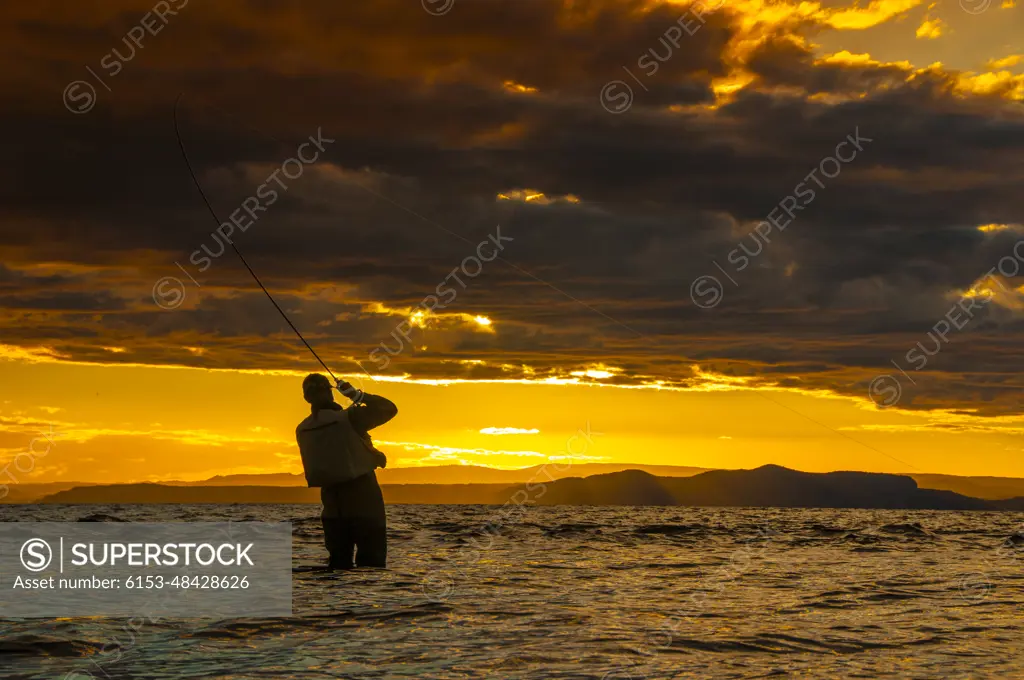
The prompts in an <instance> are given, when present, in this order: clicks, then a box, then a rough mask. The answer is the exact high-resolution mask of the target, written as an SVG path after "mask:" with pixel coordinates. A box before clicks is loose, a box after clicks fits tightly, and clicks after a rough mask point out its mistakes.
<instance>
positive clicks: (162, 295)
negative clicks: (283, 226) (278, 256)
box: [153, 128, 337, 310]
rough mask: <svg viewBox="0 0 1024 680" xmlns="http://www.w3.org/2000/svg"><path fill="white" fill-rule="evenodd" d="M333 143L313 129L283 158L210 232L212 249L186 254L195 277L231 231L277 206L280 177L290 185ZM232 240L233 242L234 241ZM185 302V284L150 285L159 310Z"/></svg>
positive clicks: (227, 242) (171, 279)
mask: <svg viewBox="0 0 1024 680" xmlns="http://www.w3.org/2000/svg"><path fill="white" fill-rule="evenodd" d="M335 141H337V140H334V139H331V138H329V137H325V136H324V131H323V128H317V130H316V136H313V135H310V136H309V141H304V142H302V143H301V144H299V145H298V147H297V148H296V150H295V155H294V156H291V157H289V158H286V159H285V160H284V161H283V162H282V163H281V166H280V167H279V168H277V169H275V170H274V171H273V172H272V173H270V174H269V175H267V178H266V179H265V180H264V181H263V183H262V184H260V185H259V186H258V187H257V188H256V190H255V191H254V192H253V193H252V195H250V196H249V197H247V198H246V199H245V200H243V201H242V202H241V204H239V206H238V207H237V208H235V209H234V210H233V211H231V214H230V215H229V219H228V220H227V221H225V222H222V223H221V224H220V226H218V227H217V228H216V229H214V230H213V231H211V232H210V240H212V241H213V243H214V247H213V248H211V247H210V246H209V245H207V244H205V243H203V244H201V245H200V247H199V248H197V249H195V250H193V251H192V253H191V254H189V258H188V261H189V262H190V263H191V264H192V265H194V266H195V267H196V268H197V269H198V272H199V273H202V272H205V271H206V270H208V269H209V268H210V267H211V266H213V261H214V260H216V259H218V258H219V257H220V256H222V255H223V254H224V253H226V252H227V250H228V247H229V246H231V245H233V244H234V242H235V241H234V240H232V236H234V234H235V231H236V230H237V231H239V232H241V233H243V234H244V233H245V232H246V231H248V230H249V228H250V227H252V226H253V225H254V224H256V223H257V222H258V221H259V220H260V218H261V217H262V216H263V215H262V214H263V213H265V212H266V211H267V209H268V208H269V207H270V206H272V205H274V204H275V203H277V201H278V199H279V198H280V196H281V193H283V192H287V191H288V190H289V187H290V186H291V185H289V184H288V182H285V181H284V180H283V179H282V176H283V177H284V179H286V180H289V181H290V182H292V183H293V184H294V182H295V181H296V180H298V179H299V178H301V177H302V175H303V173H304V172H305V171H306V167H307V166H310V165H312V164H314V163H316V162H317V161H318V160H319V159H320V154H321V153H325V152H326V150H327V145H328V144H333V143H334V142H335ZM235 238H236V239H237V237H235ZM174 264H175V265H177V267H178V269H180V270H181V271H182V273H184V274H185V276H186V277H187V278H188V279H189V280H190V281H192V283H194V284H195V285H196V287H197V288H202V286H201V285H200V283H199V282H198V281H197V280H196V278H195V277H194V276H193V275H192V274H191V273H190V272H189V270H188V269H186V268H185V267H184V266H183V265H182V264H181V263H180V262H178V261H175V262H174ZM185 298H186V291H185V284H184V283H183V282H182V280H181V279H179V278H177V277H175V276H164V277H162V278H160V279H158V280H157V282H156V283H155V284H153V302H155V303H156V305H157V306H158V307H160V308H161V309H167V310H172V309H177V308H179V307H180V306H181V305H182V303H183V302H185Z"/></svg>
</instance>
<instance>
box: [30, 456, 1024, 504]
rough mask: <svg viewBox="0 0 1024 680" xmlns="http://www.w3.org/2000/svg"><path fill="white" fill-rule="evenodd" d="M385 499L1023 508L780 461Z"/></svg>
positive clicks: (188, 490)
mask: <svg viewBox="0 0 1024 680" xmlns="http://www.w3.org/2000/svg"><path fill="white" fill-rule="evenodd" d="M382 488H383V490H384V498H385V501H386V502H388V503H408V504H473V505H477V504H481V505H486V504H494V505H501V504H505V503H513V504H537V505H582V506H588V505H590V506H593V505H661V506H679V505H682V506H703V507H778V508H879V509H935V510H1024V498H1022V497H1017V498H1011V499H1005V500H988V499H981V498H974V497H971V496H964V495H962V494H958V493H954V492H952V491H947V490H938V489H921V488H919V487H918V484H917V482H916V481H915V480H914V479H913V478H911V477H909V476H905V475H893V474H885V473H874V472H800V471H798V470H791V469H789V468H785V467H782V466H779V465H764V466H761V467H759V468H755V469H753V470H711V471H708V472H703V473H701V474H698V475H694V476H691V477H659V476H656V475H652V474H650V473H649V472H645V471H643V470H623V471H619V472H611V473H606V474H597V475H592V476H589V477H568V478H564V479H556V480H554V481H547V480H543V481H542V480H540V479H535V480H534V481H533V482H531V483H528V484H514V485H509V484H382ZM40 502H43V503H95V504H105V503H129V504H130V503H318V502H319V490H318V489H307V488H305V487H298V486H205V485H197V486H176V485H168V484H118V485H107V486H88V487H78V488H74V489H68V490H64V491H60V492H59V493H55V494H52V495H49V496H47V497H46V498H44V499H42V501H40Z"/></svg>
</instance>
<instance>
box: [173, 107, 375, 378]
mask: <svg viewBox="0 0 1024 680" xmlns="http://www.w3.org/2000/svg"><path fill="white" fill-rule="evenodd" d="M182 96H184V93H182V94H179V95H178V98H177V99H175V100H174V134H175V135H176V136H177V138H178V148H179V149H181V156H182V158H184V159H185V165H186V166H187V167H188V174H189V175H191V176H192V182H193V183H194V184H195V185H196V189H198V190H199V195H200V196H202V197H203V203H205V204H206V207H207V209H208V210H209V211H210V215H212V216H213V221H214V222H216V223H217V227H218V228H219V227H220V225H221V221H220V218H219V217H217V212H216V211H215V210H214V209H213V206H212V205H211V204H210V199H209V198H207V197H206V192H205V191H203V185H202V184H200V183H199V178H198V177H196V173H195V170H193V169H192V162H191V161H189V159H188V153H187V152H186V151H185V144H184V142H182V141H181V130H179V129H178V103H179V102H180V101H181V98H182ZM224 240H225V241H227V242H228V245H230V246H231V249H232V250H234V251H235V255H238V259H240V260H241V261H242V264H244V265H245V268H246V269H248V270H249V273H250V274H251V275H252V278H253V279H255V280H256V283H257V284H259V287H260V288H261V289H262V290H263V292H264V293H265V294H266V296H267V299H268V300H270V304H272V305H274V309H276V310H277V311H278V312H279V313H280V314H281V316H282V317H283V318H284V320H285V321H286V322H288V325H289V326H291V329H292V330H293V331H295V335H297V336H299V340H301V341H302V344H303V345H305V346H306V349H308V350H309V351H310V352H311V353H312V354H313V356H314V357H316V360H317V361H319V362H320V365H321V366H323V367H324V370H325V371H327V373H328V375H330V376H331V378H332V379H333V380H334V383H335V384H337V383H338V378H337V377H336V376H335V375H334V373H333V372H331V369H330V368H328V367H327V364H325V363H324V360H323V359H321V358H320V355H319V354H317V353H316V350H315V349H313V346H312V345H310V344H309V343H308V342H307V341H306V338H304V337H302V333H301V332H300V331H299V329H298V328H296V327H295V324H293V323H292V320H291V319H289V318H288V315H287V314H285V311H284V310H283V309H281V305H279V304H277V300H275V299H274V296H273V295H271V294H270V291H269V290H267V287H266V286H264V285H263V281H261V280H260V277H259V276H257V275H256V272H255V271H253V268H252V267H250V266H249V262H248V261H247V260H246V259H245V256H244V255H242V251H240V250H239V249H238V246H236V245H235V244H234V243H232V242H231V240H230V239H227V238H225V239H224ZM360 368H362V367H361V366H360ZM364 372H365V371H364Z"/></svg>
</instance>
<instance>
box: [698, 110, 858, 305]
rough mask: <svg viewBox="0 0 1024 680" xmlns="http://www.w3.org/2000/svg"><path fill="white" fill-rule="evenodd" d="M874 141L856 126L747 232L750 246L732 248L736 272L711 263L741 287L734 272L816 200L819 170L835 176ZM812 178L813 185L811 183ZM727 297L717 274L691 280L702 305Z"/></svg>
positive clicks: (827, 176) (728, 257)
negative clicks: (867, 144) (815, 187)
mask: <svg viewBox="0 0 1024 680" xmlns="http://www.w3.org/2000/svg"><path fill="white" fill-rule="evenodd" d="M873 141H875V140H874V139H872V138H870V137H863V136H861V134H860V127H856V128H854V130H853V133H852V134H849V135H847V136H846V137H845V138H844V139H843V140H842V141H841V142H839V143H838V144H837V145H836V148H835V151H834V152H833V154H832V155H830V156H825V157H824V158H822V159H821V161H819V162H818V165H817V167H815V168H813V169H812V170H811V171H810V172H809V173H807V176H806V177H804V178H803V180H802V181H801V182H799V183H798V184H797V185H796V186H795V187H794V188H793V192H792V193H791V194H789V195H787V196H786V197H785V198H783V199H782V200H781V201H779V202H778V204H776V206H775V207H774V208H772V210H771V212H769V213H768V217H767V219H765V220H762V221H761V222H758V223H757V225H755V226H754V229H753V231H751V232H750V233H749V234H747V236H748V237H749V239H750V241H751V247H750V248H749V249H748V247H747V244H746V243H744V242H740V244H739V246H738V247H737V248H734V249H733V250H730V251H729V253H728V255H726V260H727V261H728V263H729V264H730V265H732V274H730V273H729V272H728V271H727V270H726V269H725V268H724V267H723V266H722V265H721V264H719V263H718V261H717V260H712V261H711V263H712V264H714V265H715V267H717V268H718V271H719V272H721V273H722V275H723V276H725V278H727V279H728V280H729V281H730V282H731V283H732V285H733V286H735V287H737V288H739V283H737V282H736V279H735V277H734V276H733V275H734V274H735V275H738V274H739V273H740V272H742V271H743V270H745V269H746V268H747V267H749V266H750V263H751V262H752V261H753V260H754V258H756V257H757V256H758V255H760V254H761V253H762V252H763V251H764V248H765V246H766V245H768V244H769V243H771V239H770V238H769V236H770V235H771V233H772V232H773V231H778V232H779V233H782V232H784V231H785V230H786V228H787V227H788V226H789V225H790V224H792V223H793V222H794V221H795V220H796V213H798V212H800V211H801V210H804V209H805V208H807V207H808V206H809V205H810V204H811V203H813V202H814V200H815V198H817V196H818V192H817V191H815V190H814V188H813V186H814V185H816V186H817V187H818V189H819V190H821V189H824V188H825V186H826V184H825V183H824V182H822V180H821V179H819V177H818V173H820V174H821V176H822V177H824V178H825V179H835V178H836V177H838V176H839V175H840V173H841V172H842V171H843V166H844V165H845V164H847V163H852V162H853V161H854V159H856V158H857V156H858V155H859V154H860V152H862V151H864V144H865V143H867V142H873ZM812 180H813V183H814V184H813V185H812V184H811V181H812ZM755 246H756V249H755ZM724 297H725V286H724V285H723V284H722V281H721V280H720V279H719V278H718V277H717V276H713V275H711V274H704V275H702V276H698V277H697V278H695V279H694V280H693V282H692V283H691V284H690V299H691V300H693V304H695V305H696V306H698V307H700V308H701V309H712V308H714V307H717V306H718V304H719V303H720V302H721V301H722V299H723V298H724Z"/></svg>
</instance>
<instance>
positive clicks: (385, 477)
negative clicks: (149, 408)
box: [160, 463, 708, 486]
mask: <svg viewBox="0 0 1024 680" xmlns="http://www.w3.org/2000/svg"><path fill="white" fill-rule="evenodd" d="M623 470H643V471H645V472H649V473H651V474H652V475H658V476H659V477H689V476H691V475H696V474H698V473H701V472H707V470H708V468H698V467H687V466H683V465H635V464H634V465H630V464H629V463H576V464H573V465H569V464H564V465H563V464H560V465H557V466H556V465H553V464H550V463H549V464H547V465H534V466H532V467H528V468H520V469H518V470H498V469H496V468H489V467H484V466H482V465H425V466H422V467H399V468H386V469H384V470H377V479H378V481H380V483H381V484H525V483H526V482H529V481H532V480H535V479H544V480H549V479H562V478H564V477H589V476H590V475H597V474H605V473H608V472H621V471H623ZM160 483H161V484H166V485H168V486H305V485H306V480H305V478H304V477H303V476H302V475H301V474H295V475H292V474H287V473H279V474H267V475H218V476H216V477H210V478H209V479H204V480H202V481H199V482H181V481H171V482H160Z"/></svg>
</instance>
